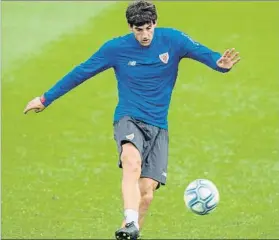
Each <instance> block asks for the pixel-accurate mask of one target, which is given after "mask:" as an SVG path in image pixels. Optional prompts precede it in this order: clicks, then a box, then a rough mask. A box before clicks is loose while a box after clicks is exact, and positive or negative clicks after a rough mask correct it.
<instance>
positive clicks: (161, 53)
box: [43, 28, 229, 129]
mask: <svg viewBox="0 0 279 240" xmlns="http://www.w3.org/2000/svg"><path fill="white" fill-rule="evenodd" d="M220 57H221V54H220V53H218V52H214V51H212V50H210V49H209V48H207V47H206V46H204V45H202V44H200V43H198V42H195V41H193V40H192V39H191V38H190V37H189V36H188V35H187V34H185V33H183V32H181V31H179V30H176V29H173V28H155V31H154V36H153V40H152V42H151V44H150V45H149V46H148V47H144V46H142V45H140V43H139V42H138V41H137V40H136V39H135V37H134V35H133V34H132V33H131V34H127V35H125V36H121V37H118V38H114V39H112V40H109V41H107V42H106V43H105V44H104V45H103V46H101V48H100V49H99V50H98V51H97V52H95V53H94V54H93V55H92V56H91V57H90V58H89V59H88V60H86V61H85V62H83V63H81V64H80V65H78V66H76V67H75V68H74V69H73V70H72V71H71V72H69V73H68V74H67V75H65V76H64V77H63V78H62V79H61V80H60V81H58V82H57V83H56V84H55V85H54V86H53V87H52V88H51V89H49V90H48V91H47V92H45V93H44V99H45V101H44V102H43V104H44V105H45V106H46V107H47V106H48V105H49V104H51V103H52V102H53V101H54V100H56V99H58V98H59V97H61V96H62V95H64V94H66V93H67V92H69V91H70V90H71V89H73V88H74V87H76V86H78V85H79V84H81V83H82V82H84V81H85V80H87V79H89V78H91V77H93V76H95V75H96V74H98V73H100V72H102V71H104V70H106V69H109V68H113V69H114V72H115V76H116V79H117V83H118V84H117V86H118V104H117V106H116V108H115V112H114V121H118V120H119V119H120V118H121V117H123V116H131V117H134V118H136V119H138V120H141V121H144V122H146V123H148V124H151V125H154V126H157V127H160V128H164V129H167V128H168V110H169V105H170V100H171V95H172V91H173V88H174V85H175V82H176V78H177V74H178V65H179V62H180V60H181V59H183V58H191V59H194V60H196V61H199V62H201V63H203V64H205V65H207V66H208V67H210V68H212V69H214V70H216V71H219V72H228V71H229V70H228V69H223V68H220V67H218V66H217V64H216V62H217V60H218V59H219V58H220Z"/></svg>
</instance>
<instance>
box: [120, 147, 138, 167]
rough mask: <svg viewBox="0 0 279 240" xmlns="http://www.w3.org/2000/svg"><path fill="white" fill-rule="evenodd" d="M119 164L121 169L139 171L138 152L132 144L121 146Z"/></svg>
mask: <svg viewBox="0 0 279 240" xmlns="http://www.w3.org/2000/svg"><path fill="white" fill-rule="evenodd" d="M121 163H122V167H123V169H129V170H131V171H133V172H138V171H140V169H141V156H140V153H139V150H138V149H137V148H136V147H135V146H134V145H133V144H132V143H129V142H128V143H124V144H123V145H122V153H121Z"/></svg>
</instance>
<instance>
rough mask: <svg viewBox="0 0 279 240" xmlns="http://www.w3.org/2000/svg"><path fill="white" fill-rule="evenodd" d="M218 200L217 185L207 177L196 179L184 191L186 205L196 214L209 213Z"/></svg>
mask: <svg viewBox="0 0 279 240" xmlns="http://www.w3.org/2000/svg"><path fill="white" fill-rule="evenodd" d="M219 200H220V197H219V192H218V189H217V187H216V186H215V184H214V183H213V182H211V181H210V180H207V179H196V180H195V181H193V182H191V183H190V184H189V185H188V186H187V188H186V189H185V192H184V202H185V204H186V206H187V207H188V208H189V209H190V210H191V211H192V212H194V213H196V214H198V215H206V214H209V213H211V212H212V211H213V210H214V209H215V208H216V207H217V205H218V203H219Z"/></svg>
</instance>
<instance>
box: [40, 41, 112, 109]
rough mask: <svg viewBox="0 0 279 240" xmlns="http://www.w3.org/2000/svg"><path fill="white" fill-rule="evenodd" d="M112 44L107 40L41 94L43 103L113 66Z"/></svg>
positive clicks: (49, 102) (50, 101)
mask: <svg viewBox="0 0 279 240" xmlns="http://www.w3.org/2000/svg"><path fill="white" fill-rule="evenodd" d="M113 50H114V49H113V46H112V43H111V42H110V41H109V42H107V43H105V44H104V45H103V46H102V47H101V48H99V49H98V51H97V52H95V53H94V54H93V55H92V56H91V57H90V58H89V59H87V60H86V61H84V62H83V63H81V64H79V65H78V66H76V67H75V68H74V69H73V70H72V71H70V72H69V73H68V74H66V75H65V76H64V77H63V78H62V79H60V80H59V81H58V82H57V83H56V84H55V85H54V86H53V87H51V88H50V89H49V90H48V91H47V92H45V93H44V94H43V99H44V101H43V105H44V106H45V107H47V106H48V105H50V104H51V103H52V102H53V101H55V100H56V99H58V98H59V97H61V96H63V95H64V94H66V93H67V92H69V91H70V90H72V89H73V88H75V87H77V86H78V85H80V84H81V83H83V82H84V81H86V80H87V79H89V78H91V77H93V76H95V75H97V74H98V73H100V72H102V71H105V70H107V69H109V68H111V67H113V66H114V62H113V59H114V56H113V53H114V51H113Z"/></svg>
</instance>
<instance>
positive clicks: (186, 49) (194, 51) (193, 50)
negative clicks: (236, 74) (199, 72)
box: [174, 30, 230, 73]
mask: <svg viewBox="0 0 279 240" xmlns="http://www.w3.org/2000/svg"><path fill="white" fill-rule="evenodd" d="M174 35H175V39H176V41H177V46H178V48H179V49H178V52H179V57H180V58H190V59H193V60H196V61H198V62H201V63H203V64H205V65H206V66H208V67H210V68H212V69H214V70H216V71H218V72H223V73H225V72H228V71H229V70H230V69H225V68H220V67H218V65H217V60H218V59H219V58H220V57H221V56H222V55H221V54H220V53H219V52H215V51H213V50H211V49H209V48H208V47H206V46H204V45H202V44H200V43H199V42H196V41H194V40H193V39H192V38H191V37H190V36H188V35H187V34H185V33H184V32H181V31H179V30H174Z"/></svg>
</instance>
